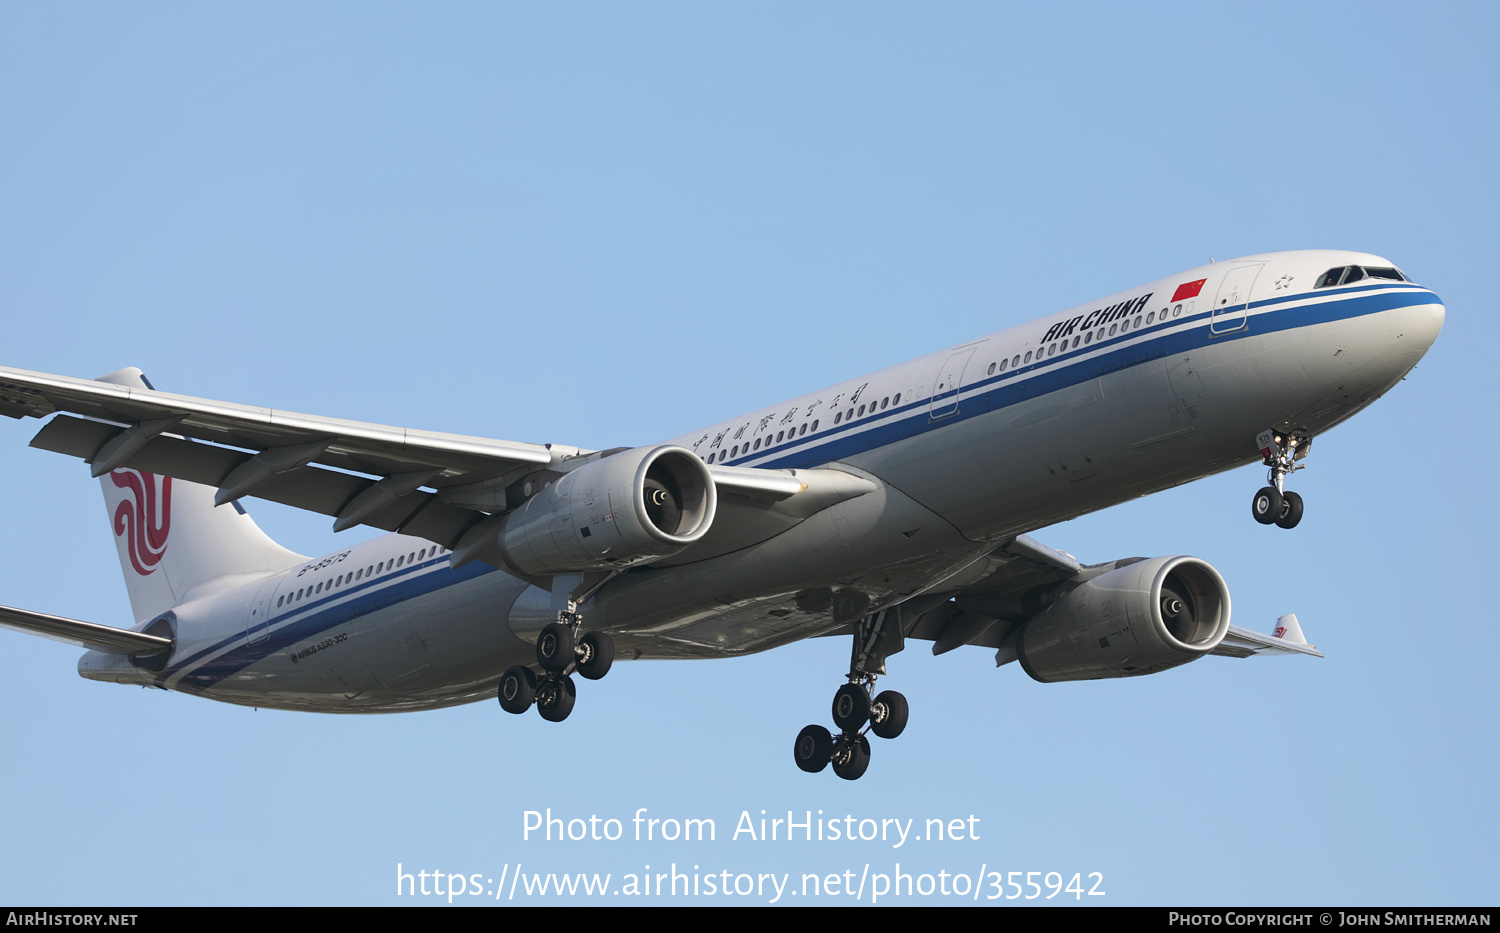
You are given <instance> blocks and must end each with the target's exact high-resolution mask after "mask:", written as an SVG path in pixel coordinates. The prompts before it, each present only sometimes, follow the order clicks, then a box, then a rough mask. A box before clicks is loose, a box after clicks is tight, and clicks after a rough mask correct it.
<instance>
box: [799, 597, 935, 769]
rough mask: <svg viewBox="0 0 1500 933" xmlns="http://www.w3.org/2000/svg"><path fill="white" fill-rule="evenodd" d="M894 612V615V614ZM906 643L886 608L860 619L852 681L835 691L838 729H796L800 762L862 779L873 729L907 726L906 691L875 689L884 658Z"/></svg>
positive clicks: (882, 731)
mask: <svg viewBox="0 0 1500 933" xmlns="http://www.w3.org/2000/svg"><path fill="white" fill-rule="evenodd" d="M892 618H894V615H893V616H892ZM902 647H903V639H902V636H901V633H900V631H898V630H897V628H896V626H895V625H891V626H889V627H888V626H887V625H886V613H885V612H878V613H876V614H875V615H872V616H866V617H865V618H864V619H862V620H860V623H859V625H858V626H857V627H856V629H855V631H854V650H853V653H852V655H851V657H850V661H849V682H848V683H847V684H844V685H843V686H842V687H840V688H839V689H838V692H837V693H835V694H834V695H833V724H834V725H835V726H836V727H838V729H839V733H838V734H837V735H834V734H833V733H832V732H830V731H829V730H828V729H827V728H826V727H824V726H808V727H807V728H806V729H803V730H802V731H801V732H800V733H798V734H797V744H796V745H795V746H793V749H792V751H793V754H794V756H795V757H796V761H797V767H799V768H801V769H802V770H803V771H806V772H808V773H809V774H816V773H818V772H819V771H822V770H823V769H824V768H826V767H828V765H830V764H832V765H833V773H834V774H837V775H838V776H839V777H841V778H843V779H844V780H846V781H855V780H858V779H859V777H860V776H861V775H863V774H864V773H865V769H866V768H868V767H869V766H870V740H869V738H867V733H870V732H873V733H875V735H876V736H877V737H879V738H882V739H894V738H895V737H896V736H898V735H900V734H901V732H902V730H904V729H905V728H906V718H907V712H908V707H907V704H906V697H904V696H902V695H901V694H899V693H897V692H896V691H894V690H885V691H882V692H881V693H879V694H876V693H875V692H874V688H875V677H876V675H877V674H884V673H885V658H886V655H888V654H895V653H896V652H897V651H900V650H901V648H902Z"/></svg>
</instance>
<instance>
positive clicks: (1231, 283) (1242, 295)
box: [1209, 262, 1265, 334]
mask: <svg viewBox="0 0 1500 933" xmlns="http://www.w3.org/2000/svg"><path fill="white" fill-rule="evenodd" d="M1264 267H1265V263H1263V262H1252V263H1246V264H1244V265H1236V266H1234V267H1233V268H1231V269H1230V270H1229V274H1228V275H1226V276H1224V281H1223V283H1222V284H1220V285H1219V297H1218V298H1217V299H1215V300H1214V315H1213V320H1212V322H1210V324H1209V330H1210V331H1211V332H1213V333H1215V334H1229V333H1233V332H1234V331H1237V330H1239V329H1240V328H1242V327H1244V326H1245V315H1246V311H1247V309H1248V308H1249V307H1250V288H1251V287H1252V286H1253V285H1254V284H1255V277H1256V276H1257V275H1259V274H1260V270H1261V269H1262V268H1264Z"/></svg>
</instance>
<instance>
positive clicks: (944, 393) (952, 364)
mask: <svg viewBox="0 0 1500 933" xmlns="http://www.w3.org/2000/svg"><path fill="white" fill-rule="evenodd" d="M975 349H976V348H975V347H966V348H964V349H962V350H955V351H954V352H953V353H950V354H949V355H948V359H947V360H946V361H944V363H943V367H942V369H939V370H938V374H937V378H936V379H935V380H933V383H932V405H931V406H930V408H929V412H930V415H929V417H931V419H932V420H933V421H937V420H938V419H939V418H947V417H949V416H951V415H956V414H958V390H959V388H960V387H961V386H962V385H963V383H964V367H966V366H968V365H969V357H971V356H973V355H974V350H975Z"/></svg>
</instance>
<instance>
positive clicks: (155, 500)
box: [109, 470, 172, 577]
mask: <svg viewBox="0 0 1500 933" xmlns="http://www.w3.org/2000/svg"><path fill="white" fill-rule="evenodd" d="M109 478H110V480H111V481H112V482H113V483H114V484H115V485H116V486H119V487H120V488H121V489H126V490H129V492H130V495H129V497H127V498H125V499H121V500H120V504H119V505H117V506H115V517H114V523H115V537H119V536H120V535H124V536H125V543H126V544H127V545H129V548H130V563H131V566H133V567H135V572H136V573H138V574H140V575H141V576H143V577H144V576H146V575H147V574H150V573H154V572H155V571H156V565H157V564H159V563H161V558H162V555H163V554H164V553H166V550H167V532H169V531H171V530H172V477H170V476H163V477H160V480H161V483H160V488H159V489H158V484H157V479H158V477H157V475H156V474H155V473H142V472H141V471H139V470H115V471H114V472H113V473H110V474H109Z"/></svg>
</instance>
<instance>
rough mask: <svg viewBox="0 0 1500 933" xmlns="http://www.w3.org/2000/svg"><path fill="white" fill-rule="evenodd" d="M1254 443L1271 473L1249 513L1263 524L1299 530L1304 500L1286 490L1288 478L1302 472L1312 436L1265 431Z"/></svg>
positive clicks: (1253, 501) (1256, 496) (1253, 500)
mask: <svg viewBox="0 0 1500 933" xmlns="http://www.w3.org/2000/svg"><path fill="white" fill-rule="evenodd" d="M1255 442H1256V445H1257V446H1258V447H1260V454H1261V458H1262V460H1264V462H1265V464H1266V466H1267V467H1269V468H1270V474H1269V475H1268V476H1267V478H1266V481H1267V483H1268V484H1269V485H1267V486H1264V487H1262V488H1261V490H1260V491H1259V492H1257V493H1256V494H1255V498H1254V499H1252V500H1250V514H1251V515H1253V516H1254V517H1255V520H1256V521H1258V522H1260V523H1261V524H1262V525H1276V526H1278V527H1281V528H1296V527H1297V523H1298V522H1300V521H1302V497H1301V496H1299V495H1297V494H1296V493H1295V492H1288V491H1287V490H1286V476H1287V474H1288V473H1294V472H1296V471H1297V470H1300V469H1303V464H1301V463H1298V462H1297V461H1299V460H1301V459H1302V458H1303V457H1306V456H1307V452H1308V450H1310V449H1311V448H1312V437H1310V436H1309V435H1307V434H1303V433H1301V432H1297V431H1293V432H1291V433H1283V432H1281V431H1262V432H1261V433H1260V435H1259V436H1257V437H1256V439H1255Z"/></svg>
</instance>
